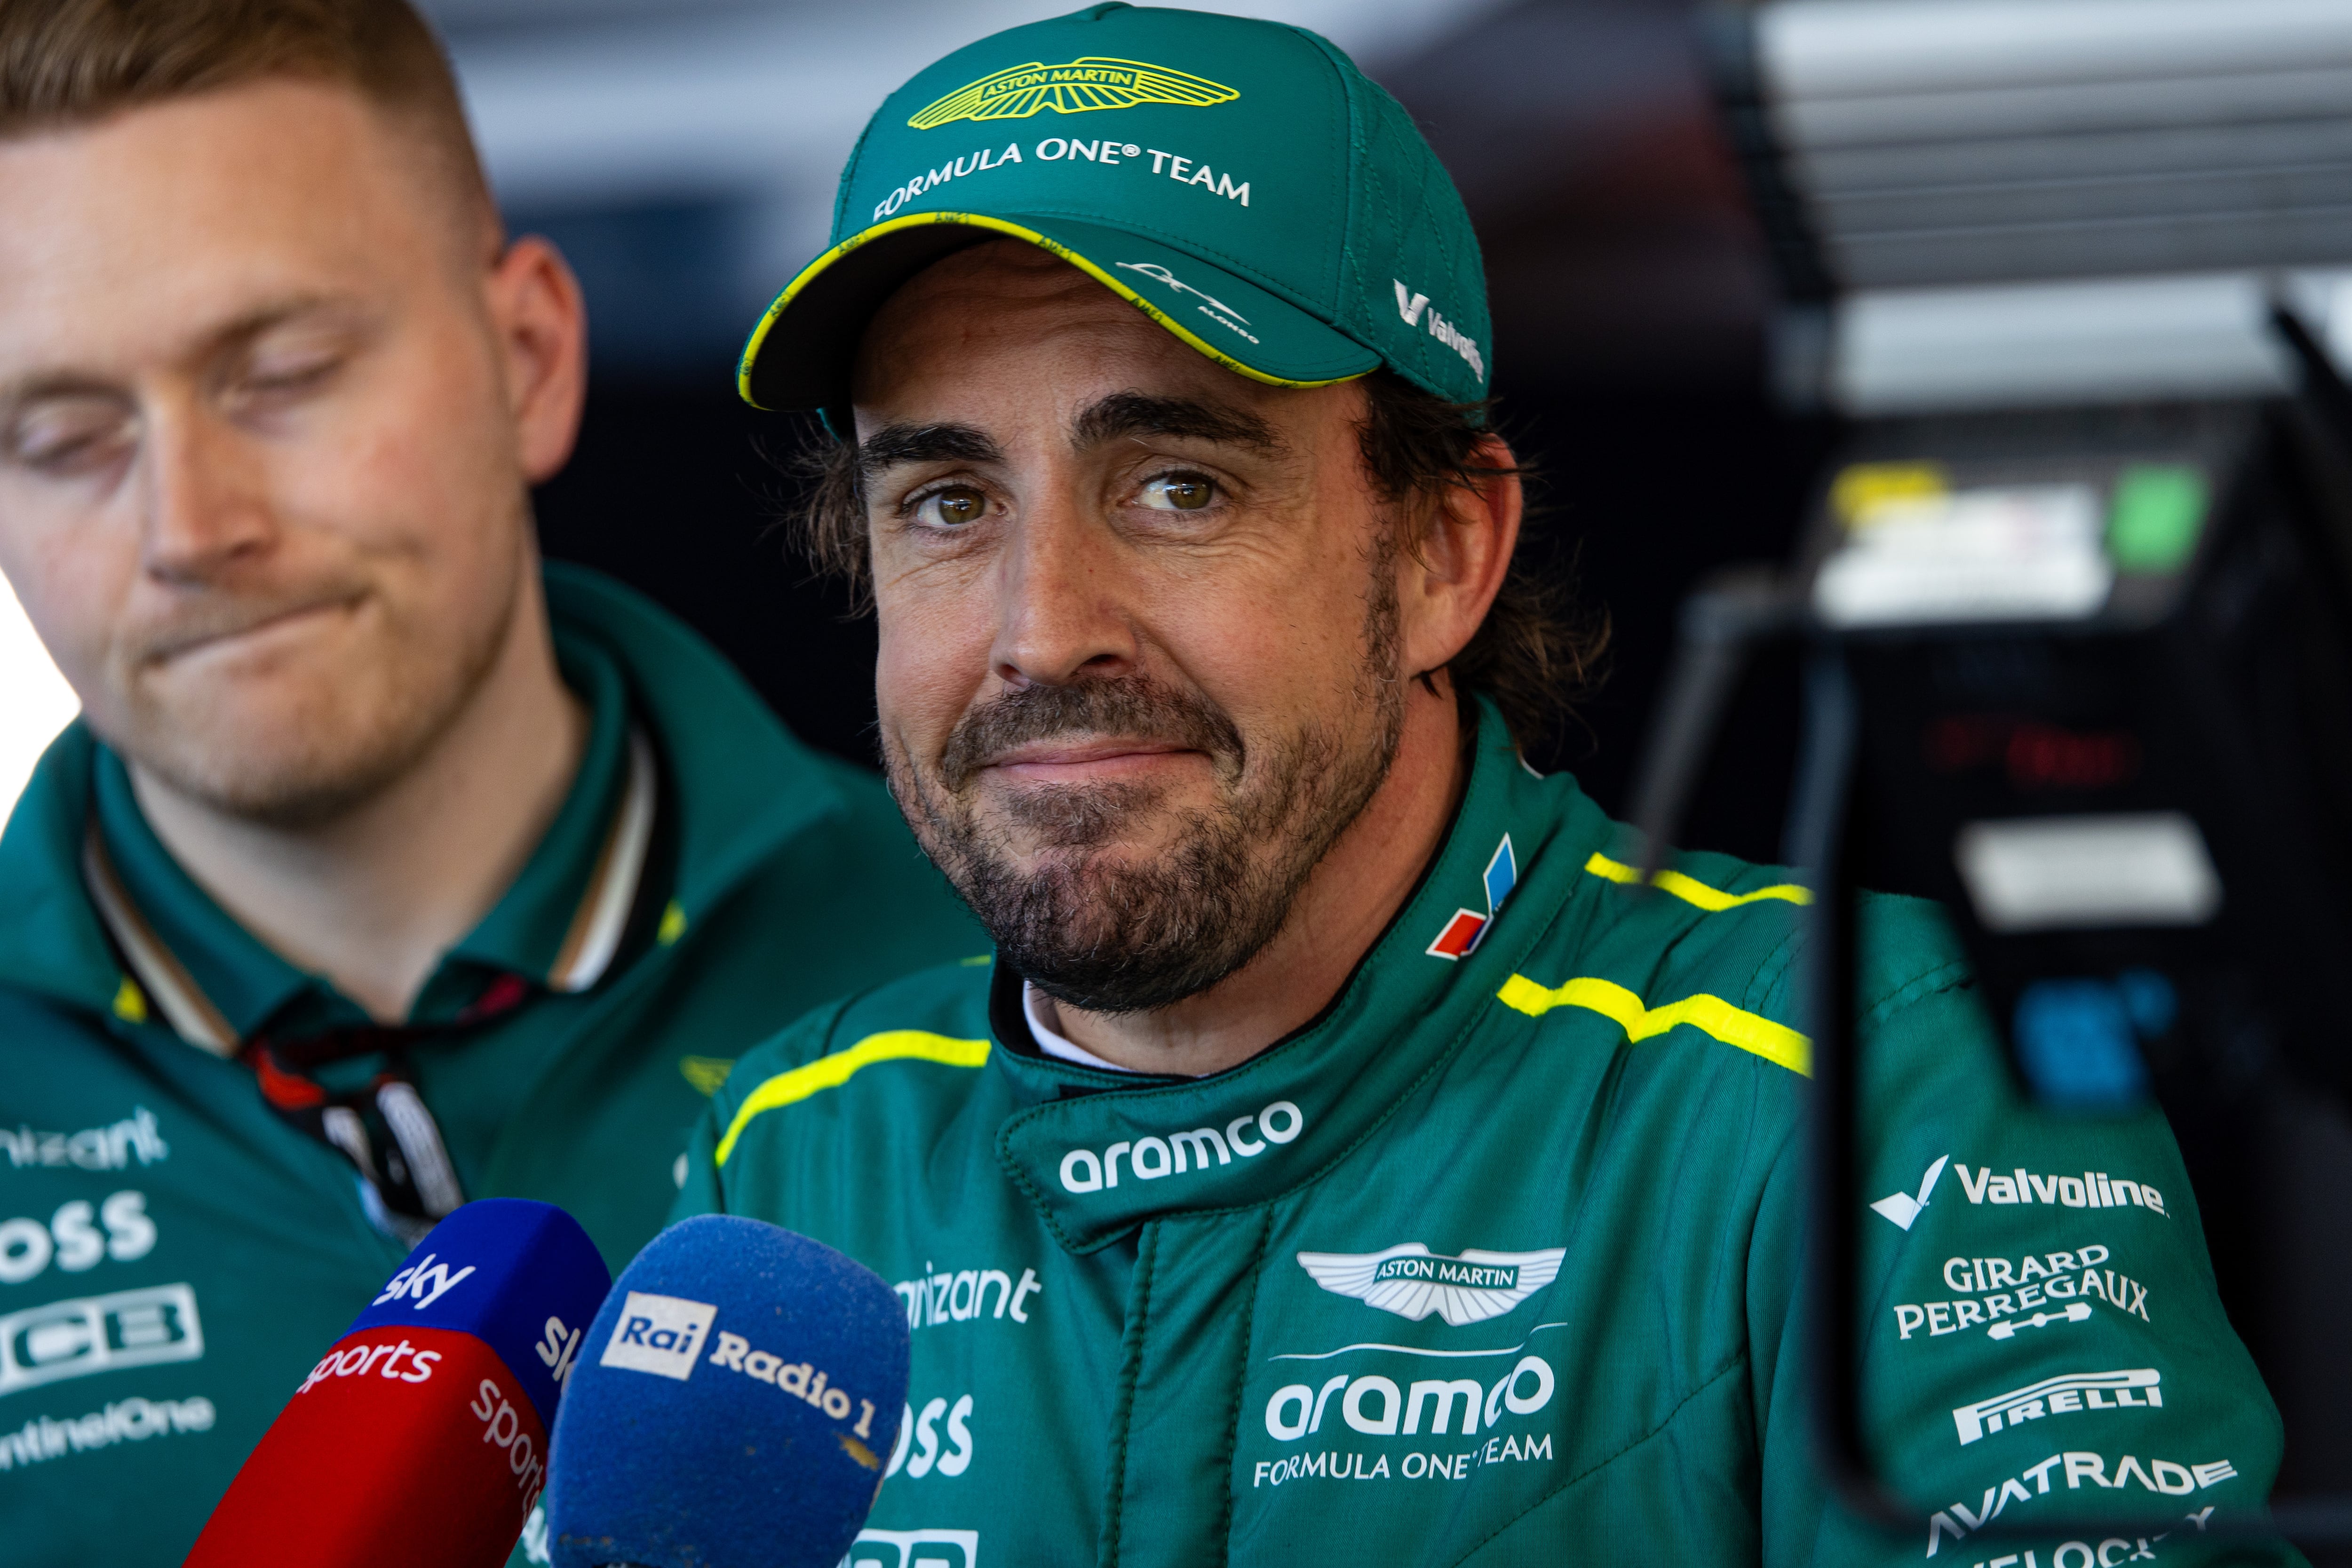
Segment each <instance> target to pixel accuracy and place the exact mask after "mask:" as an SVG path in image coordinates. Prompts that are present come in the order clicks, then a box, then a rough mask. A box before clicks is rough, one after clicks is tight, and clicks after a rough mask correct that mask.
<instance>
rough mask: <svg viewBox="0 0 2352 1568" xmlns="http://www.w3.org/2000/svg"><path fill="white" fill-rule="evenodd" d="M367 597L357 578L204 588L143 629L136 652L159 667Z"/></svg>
mask: <svg viewBox="0 0 2352 1568" xmlns="http://www.w3.org/2000/svg"><path fill="white" fill-rule="evenodd" d="M366 593H367V584H365V583H364V582H362V581H361V580H359V579H357V578H352V579H350V580H348V581H346V580H341V579H336V580H330V581H321V582H316V583H309V584H303V585H302V586H300V587H289V588H278V589H255V590H227V589H221V588H205V589H202V590H200V591H198V592H195V593H193V594H191V595H189V596H188V597H187V598H186V599H185V600H184V601H183V602H182V603H180V604H178V605H173V608H172V609H171V610H170V611H169V612H168V613H166V614H163V615H160V616H154V617H152V619H150V620H148V621H147V622H146V623H145V624H144V625H142V626H140V627H139V628H138V631H137V633H136V635H135V636H134V637H132V639H131V655H132V657H133V658H135V659H136V660H137V661H138V662H140V663H142V664H151V663H159V662H161V661H163V660H166V659H169V658H174V657H176V656H177V655H180V654H184V653H186V652H187V651H189V650H190V649H191V648H195V647H203V646H204V645H205V643H209V642H217V641H219V640H221V639H222V638H225V637H238V636H241V635H242V634H244V633H246V632H249V631H252V630H254V629H255V628H257V627H259V626H267V625H268V624H269V623H270V622H271V621H276V620H282V619H284V618H285V617H286V616H295V615H300V614H302V613H303V612H305V611H309V610H322V609H328V608H331V607H333V606H336V605H350V604H353V603H356V602H357V601H358V600H359V599H361V598H362V597H363V596H365V595H366Z"/></svg>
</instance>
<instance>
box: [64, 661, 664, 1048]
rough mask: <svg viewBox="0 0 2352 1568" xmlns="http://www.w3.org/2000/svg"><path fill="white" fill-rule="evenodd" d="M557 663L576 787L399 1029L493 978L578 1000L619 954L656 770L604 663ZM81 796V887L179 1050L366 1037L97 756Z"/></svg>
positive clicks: (113, 763)
mask: <svg viewBox="0 0 2352 1568" xmlns="http://www.w3.org/2000/svg"><path fill="white" fill-rule="evenodd" d="M557 652H558V658H559V661H560V663H561V665H562V670H563V675H564V679H565V680H566V682H567V684H569V685H570V686H571V687H572V689H573V690H574V691H575V692H577V693H578V694H579V695H580V696H581V697H582V698H583V700H585V701H586V702H587V704H588V706H589V710H590V713H591V721H590V728H589V739H588V744H587V748H586V750H585V752H584V753H583V756H582V759H581V764H580V769H579V772H578V773H577V774H576V775H575V776H574V778H573V780H572V787H571V788H570V790H569V791H568V792H567V793H566V795H565V797H564V801H563V804H562V806H561V807H560V808H559V809H558V810H557V812H556V816H555V818H554V820H553V821H552V822H551V823H550V824H549V826H548V828H547V830H546V832H545V833H544V834H543V835H542V836H541V839H540V842H539V845H538V847H536V848H534V849H533V850H532V852H531V855H530V859H529V860H528V861H526V862H525V864H524V866H523V868H522V870H521V872H520V874H519V875H518V876H517V877H516V879H515V880H514V882H513V883H512V885H510V886H509V888H508V889H507V891H506V893H505V894H504V896H502V897H501V898H500V899H499V901H498V903H497V904H496V905H494V906H493V907H492V908H491V910H490V911H489V912H488V914H487V915H485V916H484V917H483V918H482V920H481V921H480V922H479V923H478V925H476V926H475V927H474V929H473V930H472V931H469V932H468V933H467V935H466V936H465V937H464V939H463V940H461V941H460V942H457V945H456V946H454V947H452V948H451V949H450V950H449V952H447V953H446V954H445V955H444V956H443V958H442V960H441V963H440V964H439V965H438V966H437V967H436V970H435V972H434V973H433V975H432V976H431V977H430V978H429V979H428V980H427V981H426V982H425V987H424V989H423V990H422V991H421V992H420V993H419V994H418V996H417V1001H416V1005H415V1008H414V1009H413V1010H412V1014H411V1018H410V1020H409V1021H410V1022H412V1023H415V1024H419V1025H431V1024H437V1023H446V1022H449V1021H452V1020H454V1019H456V1018H457V1016H459V1015H461V1014H462V1013H463V1012H464V1010H465V1009H466V1008H467V1006H469V1005H472V1004H473V1003H474V1002H475V1001H476V1000H477V999H478V997H479V995H480V994H481V993H482V991H483V990H484V988H485V987H486V986H487V985H488V983H489V982H490V981H491V980H492V979H494V978H496V977H498V976H499V975H503V974H512V975H517V976H520V977H522V978H525V979H527V980H529V981H530V982H532V983H534V984H538V985H540V986H542V987H544V988H546V989H548V990H551V991H566V992H569V991H583V990H585V989H587V988H588V987H590V986H592V985H593V984H595V983H596V981H597V980H599V979H600V978H602V977H603V975H604V972H605V970H606V969H607V968H608V967H609V966H610V965H611V963H612V961H613V959H614V955H615V954H616V952H618V950H619V946H620V941H621V937H622V934H623V932H624V931H625V929H626V927H627V925H628V922H629V916H630V912H631V910H633V909H634V908H635V903H636V896H637V892H638V889H639V884H640V882H641V880H642V878H643V875H644V870H645V866H646V851H647V849H648V847H649V846H650V844H651V842H652V837H653V826H654V817H655V809H656V794H657V791H658V784H657V777H658V770H657V769H656V765H655V762H654V757H653V752H652V747H651V745H650V744H649V743H648V742H647V741H646V738H645V736H644V734H643V733H642V732H641V731H638V730H637V729H636V728H635V725H634V724H633V723H632V722H631V719H630V715H629V704H628V700H627V693H626V687H625V682H624V680H623V679H622V675H621V672H620V671H619V669H618V668H615V667H614V662H613V660H612V658H610V656H608V655H607V654H606V653H604V650H602V649H601V648H598V647H595V646H594V645H593V643H588V642H584V641H582V640H580V639H576V638H572V637H559V638H558V642H557ZM92 786H93V794H92V807H93V809H92V810H91V812H90V814H89V821H88V825H87V826H86V828H85V831H84V835H83V841H82V865H81V868H82V873H83V879H84V883H85V885H86V887H87V888H88V889H89V896H90V900H91V902H92V903H93V904H94V905H95V906H96V908H97V910H98V912H99V915H100V918H101V919H102V920H103V921H104V922H105V924H106V926H107V929H108V931H109V932H110V934H111V935H112V937H113V938H114V942H115V945H116V947H117V948H118V950H119V951H120V952H121V954H122V957H123V960H124V962H125V963H126V964H127V965H128V966H129V968H130V970H131V974H132V975H133V976H134V977H135V979H136V980H137V982H138V984H140V985H141V986H142V988H143V989H144V990H145V992H146V993H147V994H148V996H149V997H150V998H152V1001H153V1003H154V1005H155V1008H156V1011H157V1012H159V1013H161V1014H162V1015H163V1017H164V1019H165V1020H166V1021H167V1022H169V1023H170V1024H171V1026H172V1027H173V1030H174V1031H175V1032H177V1033H178V1034H179V1035H180V1036H181V1037H183V1038H184V1039H186V1040H187V1041H189V1042H190V1043H191V1044H194V1045H197V1046H201V1047H204V1048H205V1049H206V1050H209V1051H213V1052H215V1053H216V1054H220V1055H224V1056H226V1055H229V1054H233V1053H234V1052H235V1051H236V1049H237V1048H238V1047H240V1046H242V1045H243V1044H244V1043H245V1042H246V1041H247V1040H248V1039H250V1038H252V1037H254V1036H255V1035H257V1034H258V1033H260V1032H261V1031H262V1030H263V1029H265V1028H268V1030H269V1031H270V1032H271V1033H272V1034H274V1035H279V1036H284V1037H300V1036H303V1035H307V1034H311V1033H316V1032H320V1031H323V1030H326V1029H332V1028H340V1027H349V1026H356V1025H364V1024H366V1023H368V1022H370V1020H369V1018H368V1016H367V1014H366V1013H365V1011H364V1010H363V1009H362V1008H361V1007H359V1006H358V1005H356V1004H355V1003H353V1002H352V1001H351V1000H350V999H348V998H346V997H344V996H342V995H341V994H339V993H338V992H336V991H335V989H334V988H333V986H332V984H331V983H330V982H329V981H327V980H326V979H325V978H324V977H322V976H318V975H312V974H309V973H304V972H303V971H301V970H299V969H298V968H296V967H295V966H294V965H292V964H290V963H288V962H287V961H286V960H285V959H283V958H281V957H279V956H278V954H277V953H276V952H273V951H271V950H270V949H269V947H268V946H267V945H266V944H265V943H263V942H261V941H260V940H259V939H257V937H255V936H254V935H253V934H252V933H251V932H249V931H247V930H246V929H245V928H244V927H243V926H242V925H240V924H239V923H238V922H237V921H236V919H235V918H234V917H232V916H230V915H229V914H228V913H227V912H226V910H223V909H221V907H220V906H219V905H218V904H217V903H215V901H214V900H213V899H212V897H211V896H210V895H209V894H207V893H206V892H205V890H204V889H202V888H201V887H199V886H198V885H197V884H196V883H195V881H194V879H192V878H191V877H189V875H188V874H187V872H186V871H185V870H184V869H183V868H181V866H180V865H179V863H178V862H177V861H176V860H174V859H173V858H172V855H171V853H170V851H169V850H167V849H166V848H165V847H164V846H163V842H162V840H160V839H159V838H157V837H155V833H154V830H153V829H152V827H151V826H149V825H148V823H147V820H146V817H145V816H144V814H143V813H142V812H141V811H140V810H139V806H138V803H137V801H136V799H135V798H134V797H133V795H132V794H131V781H130V776H129V773H128V772H127V770H126V769H125V768H124V766H123V764H122V762H121V759H120V758H119V757H117V756H116V755H115V754H114V753H113V752H111V751H110V750H109V749H107V748H106V747H104V746H100V747H98V748H97V753H96V756H95V758H94V763H93V767H92Z"/></svg>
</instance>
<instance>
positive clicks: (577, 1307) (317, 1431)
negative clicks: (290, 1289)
mask: <svg viewBox="0 0 2352 1568" xmlns="http://www.w3.org/2000/svg"><path fill="white" fill-rule="evenodd" d="M611 1287H612V1276H611V1274H610V1273H608V1272H607V1271H606V1269H605V1268H604V1258H602V1257H601V1256H600V1255H599V1254H598V1253H597V1251H596V1247H595V1244H594V1243H593V1242H592V1241H590V1240H589V1239H588V1234H587V1232H585V1231H583V1230H582V1229H581V1228H580V1226H579V1223H578V1222H577V1221H575V1220H574V1219H572V1216H571V1215H567V1214H565V1213H564V1212H563V1211H562V1209H560V1208H556V1207H555V1206H553V1205H550V1204H541V1203H530V1202H528V1201H525V1200H523V1199H520V1198H486V1199H484V1200H482V1201H481V1202H479V1203H473V1204H467V1205H466V1206H465V1207H463V1208H461V1209H458V1210H457V1212H456V1213H454V1214H452V1215H450V1216H449V1217H448V1218H446V1219H445V1220H443V1221H442V1222H441V1223H440V1224H439V1225H438V1226H435V1227H434V1230H433V1233H432V1234H431V1235H430V1236H427V1237H425V1239H424V1241H422V1242H421V1243H419V1244H418V1246H417V1248H416V1250H415V1251H414V1252H412V1253H410V1254H409V1255H408V1260H407V1261H406V1262H405V1263H404V1264H403V1265H402V1266H401V1269H400V1272H398V1273H397V1274H394V1276H393V1277H392V1278H391V1279H390V1280H388V1281H387V1282H386V1283H385V1285H384V1288H383V1293H382V1294H380V1295H378V1296H377V1297H376V1299H375V1300H373V1302H371V1303H369V1305H368V1309H367V1310H365V1311H363V1312H362V1313H361V1314H360V1315H359V1317H358V1319H357V1320H356V1321H353V1323H352V1327H351V1331H349V1332H348V1333H346V1334H344V1335H343V1337H342V1338H341V1339H340V1340H338V1341H336V1342H335V1346H334V1348H333V1349H332V1350H331V1351H329V1352H327V1354H326V1357H325V1359H323V1360H322V1361H320V1363H319V1364H318V1365H317V1366H315V1367H313V1368H311V1369H310V1376H308V1377H306V1378H304V1379H303V1380H302V1385H301V1386H300V1387H299V1388H298V1389H296V1390H295V1391H294V1397H293V1398H292V1399H291V1400H289V1401H288V1403H287V1405H286V1408H285V1410H284V1411H283V1412H282V1413H280V1414H279V1415H278V1419H277V1421H276V1422H274V1423H273V1424H272V1425H271V1426H270V1428H269V1430H268V1432H267V1433H265V1434H264V1435H263V1436H262V1439H261V1443H260V1446H259V1447H257V1448H255V1449H254V1451H253V1454H252V1457H251V1458H247V1460H246V1462H245V1467H244V1468H242V1469H240V1470H239V1471H237V1474H236V1480H234V1481H233V1482H231V1483H230V1485H229V1489H228V1492H227V1495H226V1496H225V1497H223V1498H222V1499H221V1500H220V1506H219V1507H217V1508H215V1509H214V1510H213V1515H212V1518H211V1520H210V1521H208V1522H207V1523H206V1524H205V1531H204V1533H203V1534H202V1535H200V1536H198V1537H197V1538H196V1545H195V1550H194V1552H190V1553H189V1554H188V1558H187V1564H186V1568H251V1565H252V1564H254V1563H271V1564H273V1565H275V1568H409V1565H411V1564H415V1563H432V1564H434V1565H435V1568H476V1565H478V1568H499V1564H501V1563H504V1562H505V1561H506V1560H507V1556H508V1553H509V1552H511V1551H512V1550H513V1549H514V1543H515V1541H516V1539H517V1538H518V1537H519V1536H520V1535H521V1533H522V1527H523V1521H526V1520H528V1519H529V1518H530V1510H531V1507H532V1505H533V1504H535V1503H536V1502H538V1500H539V1494H540V1492H541V1489H543V1488H544V1487H545V1485H546V1482H547V1434H548V1431H549V1429H550V1428H551V1427H552V1426H554V1425H555V1406H556V1401H557V1399H558V1398H560V1397H561V1395H562V1390H563V1385H564V1384H565V1382H566V1380H568V1379H569V1378H570V1376H571V1373H572V1360H573V1357H574V1356H575V1355H576V1354H577V1353H578V1351H579V1348H580V1342H581V1337H582V1335H583V1333H584V1332H585V1331H586V1329H587V1327H588V1324H589V1323H590V1321H593V1319H594V1317H595V1315H596V1310H597V1309H598V1308H599V1307H600V1306H602V1305H603V1303H604V1295H605V1292H606V1291H607V1290H608V1289H611Z"/></svg>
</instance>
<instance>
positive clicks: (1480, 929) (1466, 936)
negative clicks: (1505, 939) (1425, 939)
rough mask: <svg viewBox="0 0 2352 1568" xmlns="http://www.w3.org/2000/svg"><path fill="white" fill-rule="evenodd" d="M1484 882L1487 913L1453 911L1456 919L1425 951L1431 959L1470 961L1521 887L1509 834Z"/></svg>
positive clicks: (1488, 863)
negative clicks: (1505, 905) (1506, 905)
mask: <svg viewBox="0 0 2352 1568" xmlns="http://www.w3.org/2000/svg"><path fill="white" fill-rule="evenodd" d="M1484 880H1485V881H1486V913H1485V914H1483V915H1482V914H1480V913H1479V912H1478V911H1477V910H1454V918H1453V919H1452V920H1450V921H1446V922H1445V929H1444V930H1443V931H1439V932H1438V933H1437V940H1436V941H1435V942H1431V943H1430V944H1429V946H1428V948H1427V949H1426V951H1427V952H1428V953H1429V956H1430V957H1432V958H1443V959H1445V960H1447V961H1448V962H1449V963H1450V962H1453V961H1454V960H1457V959H1464V958H1467V957H1469V956H1470V955H1471V954H1472V953H1474V952H1477V951H1478V944H1479V943H1480V942H1484V941H1486V932H1487V930H1488V929H1489V928H1490V927H1492V926H1493V925H1494V923H1495V917H1496V915H1499V914H1501V913H1502V912H1503V902H1504V900H1507V899H1508V898H1509V897H1510V896H1511V889H1513V888H1516V887H1517V886H1518V885H1519V863H1518V859H1517V857H1516V856H1514V855H1513V854H1512V853H1511V836H1510V835H1509V834H1507V833H1506V834H1504V835H1503V841H1502V842H1501V843H1500V844H1497V845H1496V846H1495V853H1494V855H1493V856H1492V857H1491V858H1488V860H1487V861H1486V877H1485V879H1484Z"/></svg>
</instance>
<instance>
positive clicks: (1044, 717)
mask: <svg viewBox="0 0 2352 1568" xmlns="http://www.w3.org/2000/svg"><path fill="white" fill-rule="evenodd" d="M1070 735H1118V736H1122V737H1127V738H1131V739H1134V740H1139V741H1151V742H1159V743H1161V744H1164V745H1171V746H1179V747H1182V748H1184V749H1185V750H1188V751H1198V752H1207V753H1208V754H1209V755H1210V756H1212V757H1228V758H1232V759H1234V761H1235V762H1238V761H1239V760H1240V758H1241V756H1242V752H1243V744H1242V734H1241V731H1240V730H1239V729H1238V728H1237V727H1236V726H1235V725H1234V721H1232V720H1231V719H1230V718H1228V717H1226V715H1225V713H1224V711H1223V710H1222V709H1220V708H1218V707H1216V706H1215V705H1214V704H1213V703H1212V702H1210V701H1209V700H1207V699H1206V698H1204V697H1202V696H1201V695H1199V694H1198V693H1197V692H1191V691H1182V690H1179V689H1176V688H1174V687H1172V686H1165V685H1162V684H1160V682H1158V681H1155V680H1151V679H1146V678H1143V677H1139V676H1129V677H1122V678H1119V679H1106V680H1087V681H1081V682H1079V683H1077V684H1076V685H1071V686H1024V687H1023V688H1021V689H1018V690H1015V691H1008V692H1006V693H1005V694H1004V695H1003V696H1002V697H999V698H996V699H995V700H992V701H990V702H988V703H986V704H985V705H983V706H982V707H979V708H975V709H973V710H971V711H970V712H968V713H966V714H965V715H964V716H963V718H962V719H961V721H958V723H957V724H956V727H955V730H954V731H953V732H952V733H950V735H949V736H948V742H947V746H946V748H945V750H944V751H942V752H941V753H940V782H941V783H943V784H946V785H947V787H948V788H949V789H950V790H953V791H961V790H962V788H963V787H964V785H965V784H967V783H968V782H969V781H970V780H971V775H972V774H974V773H978V772H979V771H980V770H981V769H982V768H984V767H987V766H988V765H990V764H991V763H993V762H995V761H996V760H997V759H998V758H999V757H1002V756H1003V755H1004V754H1005V753H1006V752H1011V751H1013V750H1015V749H1016V748H1018V747H1021V746H1025V745H1029V744H1031V743H1033V742H1038V741H1051V740H1055V739H1059V738H1061V737H1063V736H1070Z"/></svg>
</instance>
